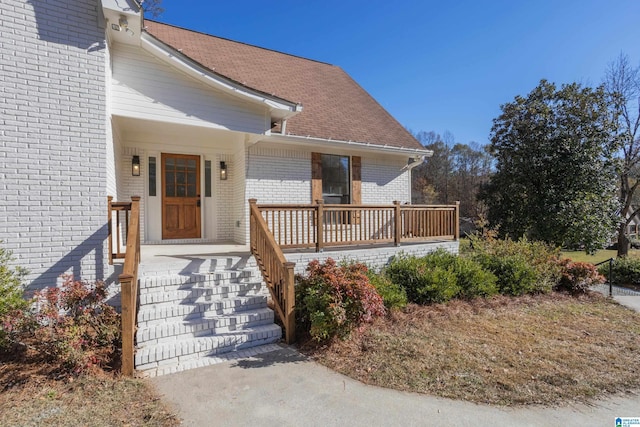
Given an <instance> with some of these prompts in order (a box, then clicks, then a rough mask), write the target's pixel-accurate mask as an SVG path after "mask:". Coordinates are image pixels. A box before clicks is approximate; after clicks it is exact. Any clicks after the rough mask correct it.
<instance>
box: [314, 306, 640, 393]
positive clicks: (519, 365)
mask: <svg viewBox="0 0 640 427" xmlns="http://www.w3.org/2000/svg"><path fill="white" fill-rule="evenodd" d="M303 350H304V351H305V352H307V353H308V354H310V355H312V356H313V357H314V358H315V359H316V360H318V361H319V362H320V363H322V364H324V365H326V366H328V367H330V368H332V369H334V370H336V371H339V372H341V373H343V374H345V375H348V376H350V377H352V378H355V379H357V380H360V381H362V382H364V383H367V384H375V385H378V386H382V387H388V388H394V389H398V390H405V391H412V392H418V393H427V394H431V395H436V396H442V397H447V398H453V399H464V400H468V401H473V402H481V403H490V404H498V405H525V404H544V405H561V404H566V403H569V402H575V401H581V402H585V401H587V402H588V401H589V400H591V399H593V398H595V397H598V396H602V395H604V394H613V393H624V392H627V391H637V390H638V389H639V388H640V314H638V313H635V312H633V311H631V310H629V309H627V308H624V307H622V306H620V305H618V304H616V303H614V302H611V301H609V300H606V299H605V298H603V297H600V296H599V295H590V296H584V297H580V298H573V297H570V296H566V295H562V294H552V295H542V296H536V297H532V296H528V297H520V298H509V297H496V298H492V299H489V300H484V299H478V300H476V301H473V302H464V301H453V302H450V303H448V304H439V305H433V306H425V307H421V306H416V305H410V306H409V307H407V309H406V310H405V311H404V312H397V313H394V314H393V315H392V316H390V317H388V318H387V319H384V320H380V321H378V322H377V323H375V324H374V325H371V326H368V327H366V328H364V329H363V330H362V331H360V332H357V333H353V334H352V335H351V337H350V338H349V339H348V340H345V341H339V340H337V341H335V342H333V343H331V344H330V345H327V346H321V347H314V346H312V345H309V346H305V348H304V349H303Z"/></svg>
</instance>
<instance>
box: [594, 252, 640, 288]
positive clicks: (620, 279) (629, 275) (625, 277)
mask: <svg viewBox="0 0 640 427" xmlns="http://www.w3.org/2000/svg"><path fill="white" fill-rule="evenodd" d="M598 271H599V273H600V274H602V275H603V276H604V277H606V279H607V280H609V263H605V264H602V265H601V266H600V267H599V268H598ZM612 273H613V283H615V284H616V285H621V286H626V285H635V286H638V285H640V258H635V257H628V256H627V257H620V258H617V259H616V260H615V261H614V262H613V268H612Z"/></svg>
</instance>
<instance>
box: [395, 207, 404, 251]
mask: <svg viewBox="0 0 640 427" xmlns="http://www.w3.org/2000/svg"><path fill="white" fill-rule="evenodd" d="M393 210H394V216H393V243H394V244H395V245H396V246H400V240H401V238H402V212H401V211H400V202H399V201H397V200H394V202H393Z"/></svg>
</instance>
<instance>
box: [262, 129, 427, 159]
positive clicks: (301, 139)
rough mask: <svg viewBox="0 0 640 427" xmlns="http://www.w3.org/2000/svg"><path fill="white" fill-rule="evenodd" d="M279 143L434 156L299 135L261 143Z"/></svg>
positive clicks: (417, 150) (420, 151)
mask: <svg viewBox="0 0 640 427" xmlns="http://www.w3.org/2000/svg"><path fill="white" fill-rule="evenodd" d="M262 141H265V142H266V141H268V142H278V143H283V144H295V145H300V144H310V145H312V146H313V148H314V149H315V148H317V147H327V148H349V149H352V150H357V151H373V152H378V153H379V152H384V153H387V154H399V155H404V156H407V157H416V156H419V157H431V156H433V151H432V150H427V149H420V148H406V147H394V146H390V145H378V144H371V143H369V142H357V141H342V140H338V139H324V138H316V137H313V136H297V135H278V134H275V135H268V136H266V137H264V138H261V139H260V141H258V142H262Z"/></svg>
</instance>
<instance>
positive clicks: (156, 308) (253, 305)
mask: <svg viewBox="0 0 640 427" xmlns="http://www.w3.org/2000/svg"><path fill="white" fill-rule="evenodd" d="M266 306H267V297H266V295H245V296H234V297H229V298H220V299H218V300H216V301H206V302H205V301H199V302H198V301H194V302H185V303H180V304H176V303H175V301H170V302H159V303H155V304H145V305H142V306H140V308H139V310H138V322H139V323H140V322H154V321H157V322H160V321H164V320H166V319H171V318H177V317H179V318H183V319H190V318H196V317H202V316H206V315H209V314H227V313H234V312H237V313H239V312H243V311H246V310H253V309H258V308H264V307H266Z"/></svg>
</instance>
